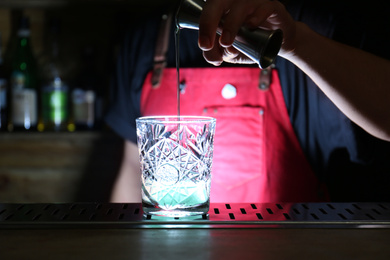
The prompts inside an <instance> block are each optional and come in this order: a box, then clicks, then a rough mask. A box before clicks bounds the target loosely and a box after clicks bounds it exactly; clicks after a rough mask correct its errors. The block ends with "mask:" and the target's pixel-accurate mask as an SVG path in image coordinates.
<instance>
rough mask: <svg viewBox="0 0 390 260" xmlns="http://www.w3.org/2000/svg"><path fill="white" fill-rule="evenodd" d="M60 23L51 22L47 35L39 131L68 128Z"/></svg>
mask: <svg viewBox="0 0 390 260" xmlns="http://www.w3.org/2000/svg"><path fill="white" fill-rule="evenodd" d="M60 27H61V26H60V21H59V20H58V19H54V18H53V19H51V20H50V21H49V27H48V34H47V40H46V44H47V48H46V50H48V52H47V53H46V54H45V58H44V61H43V62H44V63H43V65H42V71H41V73H42V83H43V84H42V89H41V101H42V106H41V109H42V111H41V112H42V124H39V125H38V130H39V131H43V130H49V131H65V130H66V129H67V126H68V85H67V83H66V82H65V79H64V75H65V71H66V68H65V67H66V65H65V64H64V62H63V60H62V58H61V55H60V49H61V48H60V40H59V36H60Z"/></svg>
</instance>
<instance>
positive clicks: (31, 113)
mask: <svg viewBox="0 0 390 260" xmlns="http://www.w3.org/2000/svg"><path fill="white" fill-rule="evenodd" d="M12 92H13V93H12V94H13V95H12V122H13V124H14V125H16V126H24V128H26V129H30V128H31V127H32V126H34V125H36V124H37V117H38V113H37V93H36V91H35V90H34V89H13V91H12Z"/></svg>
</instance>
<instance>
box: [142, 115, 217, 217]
mask: <svg viewBox="0 0 390 260" xmlns="http://www.w3.org/2000/svg"><path fill="white" fill-rule="evenodd" d="M136 124H137V143H138V150H139V155H140V163H141V181H142V206H143V211H144V213H145V214H154V215H159V216H168V217H183V216H192V215H200V214H206V213H207V212H208V210H209V204H210V183H211V167H212V162H213V141H214V133H215V124H216V120H215V119H214V118H211V117H200V116H180V117H179V116H156V117H141V118H138V119H136Z"/></svg>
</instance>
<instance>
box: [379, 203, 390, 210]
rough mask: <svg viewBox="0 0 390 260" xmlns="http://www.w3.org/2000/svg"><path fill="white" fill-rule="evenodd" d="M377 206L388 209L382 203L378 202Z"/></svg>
mask: <svg viewBox="0 0 390 260" xmlns="http://www.w3.org/2000/svg"><path fill="white" fill-rule="evenodd" d="M378 206H379V207H381V208H382V209H384V210H388V208H387V207H386V206H384V205H383V204H378Z"/></svg>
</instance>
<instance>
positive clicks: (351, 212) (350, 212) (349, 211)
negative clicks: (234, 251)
mask: <svg viewBox="0 0 390 260" xmlns="http://www.w3.org/2000/svg"><path fill="white" fill-rule="evenodd" d="M345 211H347V212H348V213H349V214H351V215H354V214H355V212H353V211H352V210H350V209H345Z"/></svg>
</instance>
